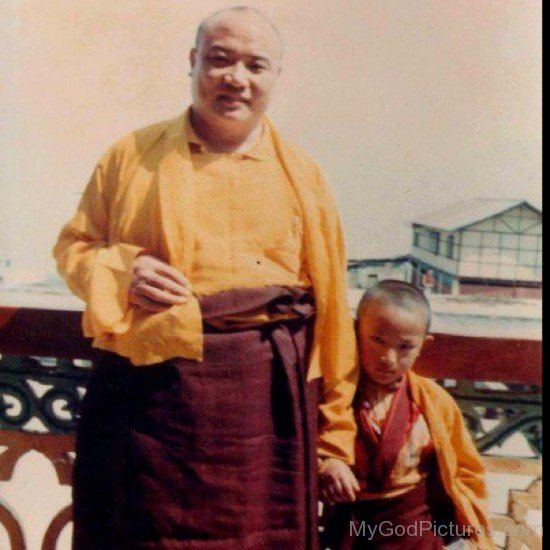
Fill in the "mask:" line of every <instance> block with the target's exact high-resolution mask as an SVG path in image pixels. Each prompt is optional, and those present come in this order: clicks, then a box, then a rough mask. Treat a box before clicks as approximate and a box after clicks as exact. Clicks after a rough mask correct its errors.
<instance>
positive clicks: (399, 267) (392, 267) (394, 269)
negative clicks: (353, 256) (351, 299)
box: [348, 262, 410, 289]
mask: <svg viewBox="0 0 550 550" xmlns="http://www.w3.org/2000/svg"><path fill="white" fill-rule="evenodd" d="M386 279H397V280H400V281H409V280H410V264H409V262H386V263H384V264H374V265H363V266H360V267H353V268H348V286H349V287H350V288H365V289H366V288H370V287H371V286H374V285H375V284H376V283H377V282H379V281H384V280H386Z"/></svg>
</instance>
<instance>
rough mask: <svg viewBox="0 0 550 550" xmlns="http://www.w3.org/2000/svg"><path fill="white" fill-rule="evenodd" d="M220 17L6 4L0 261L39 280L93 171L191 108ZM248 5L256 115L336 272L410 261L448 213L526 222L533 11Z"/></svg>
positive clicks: (535, 50) (382, 3)
mask: <svg viewBox="0 0 550 550" xmlns="http://www.w3.org/2000/svg"><path fill="white" fill-rule="evenodd" d="M228 5H235V3H231V2H221V1H216V0H202V1H201V2H187V1H181V0H79V1H78V2H74V0H48V3H47V9H44V2H43V0H2V10H1V11H0V52H1V55H2V57H1V58H0V79H1V80H0V120H1V123H0V145H1V149H0V169H1V176H0V177H1V179H0V187H1V191H2V193H1V195H0V197H1V198H0V260H1V259H2V255H4V256H6V254H7V255H8V256H9V257H11V259H12V262H13V265H14V269H21V270H29V271H34V272H37V273H38V272H44V271H47V270H52V269H53V261H52V260H51V259H50V250H51V247H52V245H53V242H54V240H55V238H56V235H57V233H58V231H59V228H60V226H61V225H62V224H63V223H64V222H65V221H66V220H67V219H68V217H69V216H70V215H71V213H72V211H73V210H74V208H75V206H76V202H77V200H78V193H79V192H80V191H81V190H82V189H83V187H84V185H85V184H86V182H87V180H88V177H89V175H90V174H91V171H92V169H93V166H94V164H95V162H96V161H97V159H98V157H99V156H100V155H101V153H102V152H103V151H104V150H105V148H106V147H108V146H109V145H110V144H111V143H112V142H113V141H114V140H115V139H117V138H118V137H120V135H121V134H123V133H125V132H127V131H129V130H132V129H135V128H138V127H140V126H144V125H147V124H149V123H151V122H155V121H157V120H161V119H164V118H169V117H172V116H175V115H177V114H178V113H180V112H181V111H182V110H183V109H184V108H185V107H186V106H187V104H188V102H189V97H190V96H189V77H188V76H187V72H188V70H189V64H188V50H189V48H190V47H191V45H192V42H193V37H194V33H195V28H196V26H197V24H198V23H199V21H200V20H201V19H202V18H203V17H204V16H206V15H208V14H209V13H210V12H212V11H215V10H217V9H219V8H222V7H224V6H228ZM248 5H252V6H255V7H258V8H260V9H262V10H263V11H264V12H265V13H266V14H267V15H268V16H270V17H271V18H272V19H273V21H274V23H275V24H276V25H277V27H278V28H279V29H280V31H281V34H282V35H283V38H284V40H285V45H286V53H285V59H284V70H283V74H282V76H281V78H280V81H279V83H278V90H277V94H276V96H275V99H274V102H273V105H272V108H271V109H270V112H269V114H270V116H271V118H272V119H273V121H274V122H275V124H276V125H277V127H278V128H279V130H280V132H281V133H282V134H283V135H285V136H287V137H288V138H290V139H291V140H292V141H294V142H296V143H298V144H299V145H301V146H302V147H303V148H305V149H306V150H307V151H308V152H309V153H310V154H311V155H312V156H313V157H314V158H315V159H316V160H317V161H318V163H319V164H320V166H321V167H322V169H323V171H324V172H325V174H326V176H327V177H328V179H329V180H330V182H331V184H332V187H333V190H334V193H335V195H336V198H337V201H338V204H339V207H340V212H341V215H342V219H343V223H344V229H345V234H346V241H347V250H348V257H350V258H361V257H380V256H391V255H394V254H398V253H403V252H407V251H408V249H409V245H410V236H409V235H410V232H409V227H408V226H407V223H408V222H410V221H411V220H412V219H413V218H414V217H416V216H420V215H422V214H424V213H426V212H430V211H432V210H437V209H439V208H440V207H442V206H444V205H446V204H449V203H451V202H454V201H456V200H461V199H466V198H471V197H478V196H479V197H501V198H524V199H526V200H529V201H531V202H533V203H534V204H535V205H536V206H540V203H541V194H542V188H541V11H542V7H541V1H540V0H453V1H450V0H346V1H339V0H308V1H305V0H278V1H275V0H273V1H270V0H263V1H261V2H260V1H254V0H251V1H249V2H248ZM22 277H23V275H22Z"/></svg>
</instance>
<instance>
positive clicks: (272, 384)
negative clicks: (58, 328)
mask: <svg viewBox="0 0 550 550" xmlns="http://www.w3.org/2000/svg"><path fill="white" fill-rule="evenodd" d="M261 306H266V307H267V309H268V311H270V312H271V313H273V314H279V313H282V314H285V316H286V317H285V320H283V321H278V322H272V323H267V324H261V325H259V326H253V325H252V326H246V327H244V326H242V324H235V325H233V324H232V323H226V326H225V327H224V328H223V329H220V328H214V327H213V326H210V325H209V319H217V320H219V319H223V318H226V317H231V315H235V314H239V313H242V312H247V311H252V310H254V309H256V308H257V307H261ZM201 309H202V313H203V319H204V330H205V346H204V352H205V353H204V361H202V362H197V361H191V360H187V359H179V358H176V359H172V360H169V361H166V362H164V363H160V364H158V365H153V366H149V367H142V368H136V367H132V366H131V365H130V364H129V363H128V361H127V360H126V359H124V358H122V357H120V356H117V355H115V354H112V353H105V354H104V356H103V357H102V359H101V360H99V361H98V363H97V364H96V365H95V366H94V369H93V372H92V376H91V379H90V382H89V385H88V390H87V393H86V396H85V398H84V401H83V404H82V409H81V418H80V422H79V427H78V431H77V445H76V451H77V456H76V461H75V468H74V480H73V508H74V535H73V548H74V549H76V550H88V549H93V550H114V549H132V550H133V549H136V550H137V549H170V550H172V549H182V550H183V549H205V550H206V549H208V550H210V549H220V550H221V549H224V550H225V549H228V550H231V549H235V550H237V549H239V550H242V549H247V548H250V549H261V548H266V549H273V550H275V549H276V550H284V549H292V550H301V549H310V548H312V549H315V548H317V544H318V543H317V540H316V534H317V527H316V519H317V481H316V458H315V439H316V424H317V420H316V414H317V402H318V398H317V384H316V383H311V384H308V383H306V372H305V371H306V364H307V353H308V342H309V341H310V332H311V327H312V321H313V315H314V305H313V297H312V294H311V292H310V291H308V290H304V289H297V288H286V287H268V288H263V289H248V290H245V289H239V290H231V291H226V292H221V293H219V294H216V295H214V296H210V297H206V298H203V299H201ZM289 316H290V318H289Z"/></svg>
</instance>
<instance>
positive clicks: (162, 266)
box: [128, 254, 191, 311]
mask: <svg viewBox="0 0 550 550" xmlns="http://www.w3.org/2000/svg"><path fill="white" fill-rule="evenodd" d="M128 292H129V295H128V299H129V301H130V303H131V304H134V305H136V306H139V307H141V308H143V309H146V310H148V311H163V310H165V309H166V308H168V307H170V306H173V305H178V304H185V302H187V300H188V299H189V296H191V286H190V284H189V281H188V280H187V279H186V278H185V277H184V276H183V274H182V273H180V272H179V271H178V270H177V269H175V268H174V267H172V266H171V265H168V264H167V263H164V262H162V261H161V260H159V259H157V258H155V257H154V256H148V255H146V254H143V255H141V256H138V257H137V258H136V260H135V262H134V271H133V273H132V282H131V283H130V289H129V291H128Z"/></svg>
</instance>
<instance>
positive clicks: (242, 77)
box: [224, 62, 247, 88]
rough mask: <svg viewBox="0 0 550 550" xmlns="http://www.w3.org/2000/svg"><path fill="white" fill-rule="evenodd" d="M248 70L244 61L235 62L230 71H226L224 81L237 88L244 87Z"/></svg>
mask: <svg viewBox="0 0 550 550" xmlns="http://www.w3.org/2000/svg"><path fill="white" fill-rule="evenodd" d="M246 79H247V70H246V67H245V65H244V63H242V62H238V63H235V64H234V65H232V66H231V67H229V69H228V72H227V73H225V77H224V81H225V83H226V84H229V85H231V86H235V87H236V88H242V87H243V86H246Z"/></svg>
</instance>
